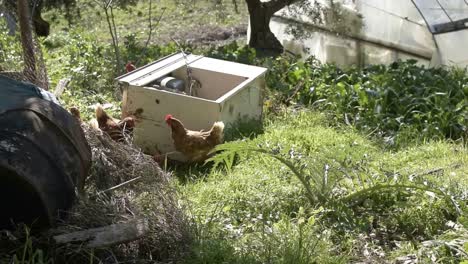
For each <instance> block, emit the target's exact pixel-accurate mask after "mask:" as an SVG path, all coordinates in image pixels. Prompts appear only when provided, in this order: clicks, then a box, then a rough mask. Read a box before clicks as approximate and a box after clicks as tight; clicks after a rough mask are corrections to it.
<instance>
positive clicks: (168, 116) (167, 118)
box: [164, 114, 172, 122]
mask: <svg viewBox="0 0 468 264" xmlns="http://www.w3.org/2000/svg"><path fill="white" fill-rule="evenodd" d="M171 119H172V115H171V114H168V115H166V118H164V120H166V122H167V121H169V120H171Z"/></svg>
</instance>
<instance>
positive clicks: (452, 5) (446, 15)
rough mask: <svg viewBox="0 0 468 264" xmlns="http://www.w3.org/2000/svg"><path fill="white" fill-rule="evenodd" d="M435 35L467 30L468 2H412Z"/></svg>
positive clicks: (466, 0) (445, 0)
mask: <svg viewBox="0 0 468 264" xmlns="http://www.w3.org/2000/svg"><path fill="white" fill-rule="evenodd" d="M412 1H413V2H414V4H415V5H416V7H417V8H418V9H419V11H420V12H421V15H422V16H423V17H424V19H425V20H426V23H427V25H428V27H429V29H430V31H431V32H432V33H434V34H437V33H446V32H450V31H456V30H460V29H464V28H467V24H466V22H468V0H412Z"/></svg>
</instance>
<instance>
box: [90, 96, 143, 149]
mask: <svg viewBox="0 0 468 264" xmlns="http://www.w3.org/2000/svg"><path fill="white" fill-rule="evenodd" d="M96 125H97V128H99V129H100V130H102V131H103V132H105V133H107V134H108V135H109V136H110V137H111V138H112V139H113V140H115V141H118V142H124V141H125V136H126V135H128V134H130V133H131V132H133V128H134V127H135V117H134V116H127V117H125V118H124V119H122V120H118V119H115V118H112V117H110V116H109V115H108V114H107V113H106V112H105V111H104V109H103V108H102V106H101V105H98V106H97V107H96V121H94V125H93V123H92V126H94V127H95V128H96Z"/></svg>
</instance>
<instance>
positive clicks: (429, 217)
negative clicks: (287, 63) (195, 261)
mask: <svg viewBox="0 0 468 264" xmlns="http://www.w3.org/2000/svg"><path fill="white" fill-rule="evenodd" d="M327 120H328V121H329V119H328V118H327V116H326V115H323V114H317V113H314V112H310V111H307V110H304V109H301V110H289V111H286V112H281V113H280V114H279V115H277V116H276V117H275V118H273V119H270V120H267V121H266V123H265V124H264V126H265V133H264V134H263V135H259V136H258V137H257V138H255V139H251V140H248V139H244V140H241V141H234V142H229V143H226V144H224V145H222V146H220V147H219V150H224V151H222V152H220V153H219V154H218V155H217V156H215V157H214V158H213V159H212V161H214V162H215V165H216V163H218V164H226V165H227V166H225V167H224V168H225V172H223V170H219V166H218V169H214V171H213V172H212V173H211V175H209V176H206V177H204V178H202V179H198V180H196V179H195V180H192V182H186V183H185V185H184V186H183V187H181V188H182V189H181V190H182V192H183V193H185V194H187V195H188V197H189V199H190V201H191V202H192V203H191V205H192V208H194V209H193V211H191V213H192V214H193V215H196V216H197V218H196V219H197V222H198V223H200V224H201V225H203V224H206V223H208V222H209V223H210V228H212V229H211V230H218V231H217V232H215V231H212V234H218V236H217V237H218V238H219V236H223V237H224V238H225V239H226V240H229V241H231V240H232V245H233V247H234V253H235V254H236V256H243V255H245V254H247V252H256V253H257V254H255V255H254V258H255V259H256V260H257V261H258V262H269V261H271V262H275V261H278V262H275V263H295V262H294V261H300V259H301V257H299V256H307V255H308V254H312V255H313V256H316V258H317V259H320V261H318V260H317V259H315V260H316V261H318V263H322V262H326V261H327V260H325V259H321V257H322V256H323V254H324V252H330V251H331V250H333V251H336V253H335V254H333V256H336V257H337V258H336V259H333V260H331V262H333V263H336V262H340V261H343V262H347V260H349V258H358V259H362V258H363V256H362V254H363V253H362V251H361V249H362V246H359V245H361V243H362V244H368V245H369V244H372V243H377V244H376V245H375V247H380V248H382V249H381V251H383V252H384V253H385V252H392V251H393V250H395V249H394V248H393V247H392V246H391V243H392V242H391V241H393V240H395V239H396V240H401V241H408V240H411V241H415V242H414V243H416V244H418V243H421V241H424V240H426V239H433V238H435V237H437V236H439V235H440V234H443V233H444V232H446V231H447V230H449V229H450V228H449V227H448V226H447V222H450V221H457V219H458V218H460V217H462V216H460V213H461V214H462V215H463V211H464V209H463V208H464V207H463V206H464V202H463V201H464V199H465V198H464V197H466V189H467V188H466V186H467V184H468V182H466V180H463V178H464V176H463V175H464V173H463V171H464V170H466V169H467V167H466V166H467V164H466V161H465V159H466V155H465V154H466V149H465V148H464V147H463V146H454V145H450V144H447V143H432V144H427V145H424V146H420V147H414V148H408V149H403V150H400V151H399V152H396V153H393V152H386V151H383V150H381V149H380V148H378V147H376V146H374V145H373V144H372V143H371V142H370V141H369V140H367V139H364V138H362V137H361V136H359V135H357V134H356V133H354V132H352V131H350V130H349V129H336V128H335V129H334V128H331V127H329V126H328V125H327V123H328V122H327ZM234 153H240V155H237V156H236V157H234V155H232V154H234ZM215 168H216V167H215ZM448 177H450V178H451V179H453V181H452V180H451V181H448V180H447V178H448ZM306 187H307V188H306ZM308 188H309V189H310V191H308V190H307V189H308ZM301 208H303V209H301ZM460 211H461V212H460ZM301 218H303V219H305V222H308V219H313V224H311V225H310V226H308V229H307V232H305V233H302V234H303V235H302V236H301V235H299V234H300V232H299V230H300V225H299V222H302V220H301V221H299V220H298V219H301ZM460 220H461V218H460ZM279 226H281V227H282V228H279ZM304 230H305V229H304ZM219 232H221V233H219ZM309 236H310V238H309V239H308V240H307V241H309V242H310V243H312V244H314V243H318V245H321V246H320V247H318V248H315V249H312V248H313V247H307V248H308V249H309V250H311V249H312V250H311V251H302V253H300V254H299V253H298V252H300V250H298V246H297V245H299V244H300V242H299V241H301V239H300V238H301V237H309ZM346 236H350V240H349V241H350V242H349V243H350V245H346V243H347V242H345V239H344V237H346ZM362 236H366V237H367V238H366V239H367V240H364V241H362V242H360V239H359V237H362ZM371 236H377V237H378V238H377V240H376V239H375V238H374V239H371V238H370V237H371ZM317 238H320V239H318V240H317ZM376 241H377V242H376ZM333 244H335V245H339V246H338V248H333V247H332V246H330V245H333ZM268 249H269V250H268ZM276 253H277V254H276ZM272 254H273V255H272ZM447 254H448V253H447ZM279 256H289V257H291V258H289V257H288V258H287V259H286V258H283V259H282V258H280V257H279ZM444 256H446V254H445V255H444V254H442V253H440V254H439V255H438V258H443V257H444ZM290 259H294V261H289V260H290ZM273 260H275V261H273ZM308 260H309V261H310V259H308ZM310 262H313V261H310ZM310 262H309V263H310ZM304 263H307V262H304Z"/></svg>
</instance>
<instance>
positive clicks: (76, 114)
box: [70, 106, 81, 122]
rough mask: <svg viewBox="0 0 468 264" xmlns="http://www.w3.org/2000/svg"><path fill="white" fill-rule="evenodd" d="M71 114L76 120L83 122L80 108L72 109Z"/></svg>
mask: <svg viewBox="0 0 468 264" xmlns="http://www.w3.org/2000/svg"><path fill="white" fill-rule="evenodd" d="M70 113H71V114H72V116H74V117H75V118H76V119H78V121H80V122H81V114H80V110H78V108H76V107H74V106H73V107H70Z"/></svg>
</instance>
